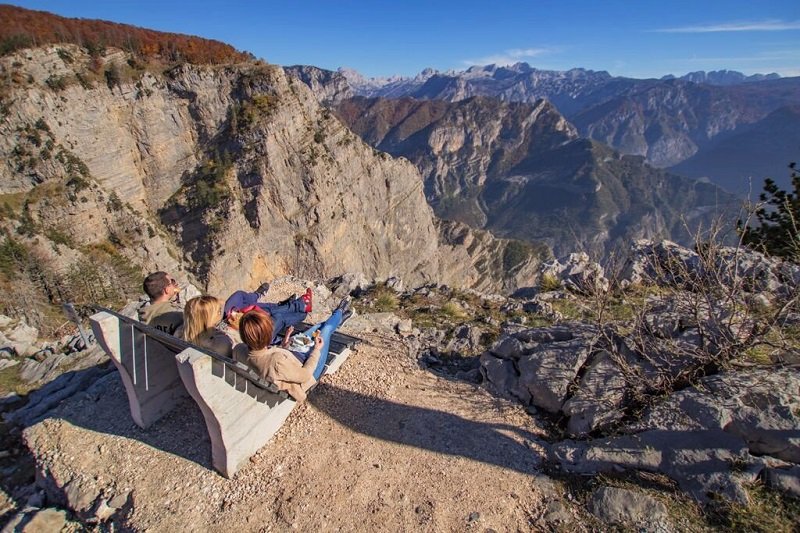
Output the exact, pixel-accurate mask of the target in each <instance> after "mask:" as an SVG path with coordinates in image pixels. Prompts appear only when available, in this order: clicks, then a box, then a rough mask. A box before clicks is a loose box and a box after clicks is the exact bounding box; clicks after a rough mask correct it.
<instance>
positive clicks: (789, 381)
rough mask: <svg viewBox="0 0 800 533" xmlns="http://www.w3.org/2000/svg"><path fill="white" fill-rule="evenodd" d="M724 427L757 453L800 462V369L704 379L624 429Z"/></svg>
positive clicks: (753, 372)
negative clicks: (799, 370)
mask: <svg viewBox="0 0 800 533" xmlns="http://www.w3.org/2000/svg"><path fill="white" fill-rule="evenodd" d="M653 428H657V429H664V430H676V431H680V430H688V431H696V430H723V431H726V432H728V433H731V434H733V435H736V436H739V437H740V438H741V439H742V440H743V441H744V442H746V443H747V446H748V448H749V450H750V451H751V452H752V453H754V454H757V455H770V456H773V457H776V458H779V459H783V460H785V461H791V462H794V463H800V372H798V371H797V370H794V369H791V368H782V369H761V370H753V371H749V372H729V373H724V374H718V375H715V376H710V377H708V378H704V379H703V380H701V381H700V383H699V384H698V385H697V386H695V387H692V388H690V389H686V390H683V391H679V392H676V393H675V394H673V395H672V396H670V397H669V398H668V399H667V400H666V401H664V402H662V403H660V404H658V405H657V406H655V407H654V408H652V409H650V410H649V411H648V412H646V413H645V416H644V417H643V419H642V420H641V421H639V422H637V423H635V424H633V425H631V426H629V428H628V431H637V430H639V431H640V430H644V429H653Z"/></svg>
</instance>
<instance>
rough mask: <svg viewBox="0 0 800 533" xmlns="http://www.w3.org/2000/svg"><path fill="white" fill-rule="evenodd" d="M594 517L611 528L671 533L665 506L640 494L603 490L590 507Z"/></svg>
mask: <svg viewBox="0 0 800 533" xmlns="http://www.w3.org/2000/svg"><path fill="white" fill-rule="evenodd" d="M589 507H590V509H591V512H592V514H594V515H595V516H596V517H598V518H599V519H601V520H603V521H604V522H608V523H610V524H618V525H623V526H625V525H627V526H634V527H636V528H643V529H644V530H646V531H659V532H666V531H670V529H671V528H670V527H669V526H668V523H669V522H668V514H667V508H666V506H665V505H664V504H663V503H661V502H660V501H658V500H657V499H655V498H653V497H652V496H648V495H646V494H643V493H641V492H638V491H633V490H629V489H622V488H617V487H600V488H599V489H597V490H595V491H594V493H592V496H591V501H590V503H589Z"/></svg>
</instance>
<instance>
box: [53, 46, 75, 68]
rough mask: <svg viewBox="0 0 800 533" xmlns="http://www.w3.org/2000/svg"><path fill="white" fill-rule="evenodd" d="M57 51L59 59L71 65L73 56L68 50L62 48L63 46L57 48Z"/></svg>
mask: <svg viewBox="0 0 800 533" xmlns="http://www.w3.org/2000/svg"><path fill="white" fill-rule="evenodd" d="M57 53H58V57H60V58H61V60H62V61H63V62H64V63H66V64H68V65H71V64H72V63H73V62H74V61H75V59H73V57H72V54H70V53H69V52H68V51H66V50H64V49H63V48H59V49H58V51H57Z"/></svg>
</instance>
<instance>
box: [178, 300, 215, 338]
mask: <svg viewBox="0 0 800 533" xmlns="http://www.w3.org/2000/svg"><path fill="white" fill-rule="evenodd" d="M220 318H222V302H221V301H220V300H219V299H218V298H214V297H213V296H198V297H196V298H192V299H191V300H189V301H188V302H186V307H184V308H183V338H184V340H186V341H188V342H191V343H195V344H196V343H197V339H198V338H199V337H200V335H201V334H202V333H204V332H205V331H207V330H209V329H211V328H213V327H214V326H216V325H217V323H218V322H219V321H220Z"/></svg>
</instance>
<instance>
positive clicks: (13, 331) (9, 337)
mask: <svg viewBox="0 0 800 533" xmlns="http://www.w3.org/2000/svg"><path fill="white" fill-rule="evenodd" d="M38 337H39V332H38V331H37V330H36V328H34V327H32V326H29V325H28V324H26V323H25V322H22V321H17V322H16V324H14V323H13V322H11V323H7V325H6V326H5V327H4V328H3V330H2V331H1V332H0V349H3V350H4V351H10V352H12V353H14V354H17V355H19V356H21V357H28V356H30V355H33V354H34V353H36V352H37V351H38V350H39V347H38V346H37V344H36V341H37V339H38Z"/></svg>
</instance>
